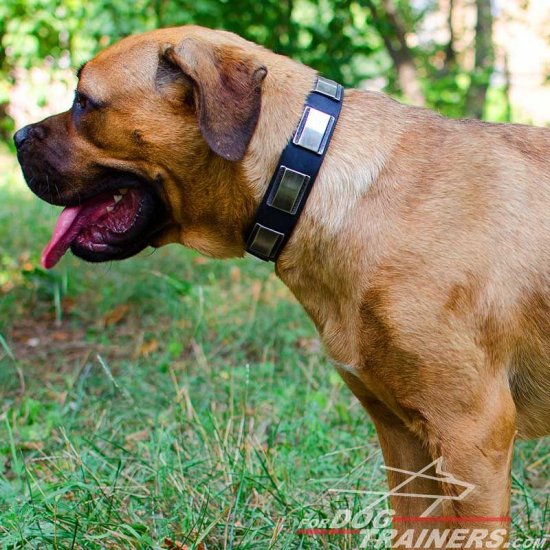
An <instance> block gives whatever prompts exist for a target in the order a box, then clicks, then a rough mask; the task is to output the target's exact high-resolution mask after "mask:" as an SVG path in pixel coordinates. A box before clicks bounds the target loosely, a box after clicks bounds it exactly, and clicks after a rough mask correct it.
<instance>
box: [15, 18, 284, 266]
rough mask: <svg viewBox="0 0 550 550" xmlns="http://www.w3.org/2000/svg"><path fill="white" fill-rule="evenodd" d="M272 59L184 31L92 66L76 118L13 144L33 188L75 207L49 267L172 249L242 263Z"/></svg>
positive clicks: (60, 118) (118, 50)
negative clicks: (255, 139)
mask: <svg viewBox="0 0 550 550" xmlns="http://www.w3.org/2000/svg"><path fill="white" fill-rule="evenodd" d="M270 56H272V57H276V58H278V59H279V56H275V54H272V53H271V52H267V51H266V50H263V48H261V47H259V46H256V45H253V44H251V43H249V42H247V41H245V40H243V39H241V38H239V37H237V36H235V35H232V34H230V33H226V32H220V31H211V30H208V29H203V28H200V27H181V28H177V29H163V30H158V31H153V32H151V33H147V34H145V35H137V36H132V37H129V38H127V39H125V40H122V41H121V42H119V43H117V44H115V45H114V46H112V47H110V48H109V49H107V50H105V51H104V52H102V53H101V54H99V55H98V56H97V57H96V58H94V59H93V60H91V61H89V62H88V63H86V64H85V65H84V66H83V67H82V68H81V70H80V71H79V82H78V87H77V90H76V94H75V101H74V104H73V106H72V107H71V109H70V110H68V111H66V112H64V113H61V114H58V115H56V116H52V117H50V118H47V119H45V120H43V121H41V122H39V123H36V124H33V125H30V126H27V127H25V128H24V129H22V130H20V131H19V132H18V133H17V134H16V136H15V141H16V145H17V148H18V159H19V162H20V164H21V167H22V170H23V173H24V176H25V178H26V180H27V183H28V185H29V187H30V188H31V189H32V191H33V192H34V193H36V194H37V195H38V196H39V197H40V198H42V199H44V200H46V201H48V202H50V203H52V204H56V205H60V206H65V207H69V209H68V212H66V213H65V214H64V215H63V216H64V218H63V219H62V218H60V221H59V222H58V227H56V230H55V232H54V238H53V239H52V242H51V243H50V245H49V246H50V248H52V249H54V252H50V257H48V258H46V260H44V256H43V263H44V264H45V265H46V267H50V266H51V265H53V264H54V263H55V262H56V261H57V260H58V259H59V257H61V255H62V254H63V252H64V250H66V249H67V248H68V246H70V247H71V249H72V251H73V252H74V253H75V254H77V255H78V256H80V257H82V258H84V259H86V260H89V261H104V260H111V259H121V258H125V257H128V256H131V255H133V254H135V253H137V252H139V251H140V250H141V249H143V248H144V247H146V246H147V245H153V246H160V245H162V244H166V243H169V242H180V243H182V244H185V245H188V246H191V247H193V248H197V249H199V250H200V251H201V252H203V253H205V254H208V255H212V256H217V257H227V256H233V255H242V253H243V246H244V245H243V235H244V233H245V231H246V228H247V225H248V224H249V223H250V220H251V219H252V216H253V214H254V211H255V207H256V202H257V196H256V195H257V193H256V194H255V193H253V192H252V191H251V182H250V178H249V177H247V176H245V173H244V172H245V171H244V170H243V162H242V161H243V158H244V157H245V153H246V151H247V148H248V146H249V144H250V141H251V139H252V136H253V134H254V131H255V128H256V126H257V123H258V119H259V116H260V108H261V95H262V86H263V85H264V79H265V77H266V75H267V72H268V71H267V68H266V64H268V63H269V58H270ZM277 147H278V145H277ZM277 147H274V148H273V152H272V154H271V156H274V155H276V154H277V150H276V149H277ZM128 189H132V190H133V192H132V193H128V192H127V190H128ZM111 195H112V199H111ZM98 197H100V198H99V199H98ZM120 197H123V198H122V200H120ZM127 197H133V202H132V203H130V201H129V199H127ZM136 197H137V200H136ZM99 204H100V206H101V210H100V206H98V205H99ZM74 219H76V220H77V222H78V223H77V222H74V221H73V220H74ZM71 223H72V224H73V225H71ZM77 226H78V227H77ZM82 228H85V229H86V231H83V229H82ZM75 235H78V238H77V237H76V236H75ZM46 256H47V254H46Z"/></svg>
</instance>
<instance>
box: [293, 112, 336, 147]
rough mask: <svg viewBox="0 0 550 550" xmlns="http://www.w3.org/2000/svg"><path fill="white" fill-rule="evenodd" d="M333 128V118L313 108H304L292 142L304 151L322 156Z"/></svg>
mask: <svg viewBox="0 0 550 550" xmlns="http://www.w3.org/2000/svg"><path fill="white" fill-rule="evenodd" d="M333 126H334V117H333V116H331V115H329V114H327V113H323V111H319V110H317V109H314V108H313V107H306V108H305V109H304V114H303V115H302V119H301V120H300V124H299V125H298V129H297V130H296V134H295V135H294V138H293V139H292V142H293V143H294V144H295V145H299V146H300V147H303V148H304V149H308V150H309V151H313V152H314V153H317V154H318V155H322V154H323V153H324V151H325V147H326V145H327V140H328V136H329V135H330V130H331V128H332V127H333Z"/></svg>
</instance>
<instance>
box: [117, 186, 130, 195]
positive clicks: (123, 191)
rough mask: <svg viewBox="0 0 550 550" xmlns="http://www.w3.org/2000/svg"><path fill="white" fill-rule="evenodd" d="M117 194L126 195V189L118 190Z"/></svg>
mask: <svg viewBox="0 0 550 550" xmlns="http://www.w3.org/2000/svg"><path fill="white" fill-rule="evenodd" d="M118 192H119V193H120V194H121V195H126V193H128V189H127V188H126V187H125V188H124V189H119V190H118Z"/></svg>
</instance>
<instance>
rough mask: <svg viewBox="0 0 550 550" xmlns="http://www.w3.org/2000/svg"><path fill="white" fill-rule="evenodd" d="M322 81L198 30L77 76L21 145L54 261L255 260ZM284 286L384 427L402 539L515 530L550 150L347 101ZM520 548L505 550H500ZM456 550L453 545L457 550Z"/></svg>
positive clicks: (539, 411)
mask: <svg viewBox="0 0 550 550" xmlns="http://www.w3.org/2000/svg"><path fill="white" fill-rule="evenodd" d="M316 82H318V81H317V74H316V72H315V71H314V70H313V69H311V68H309V67H306V66H303V65H301V64H299V63H297V62H295V61H293V60H291V59H288V58H286V57H283V56H280V55H277V54H275V53H272V52H270V51H268V50H266V49H264V48H262V47H260V46H258V45H256V44H253V43H250V42H248V41H246V40H244V39H242V38H240V37H238V36H236V35H234V34H231V33H228V32H223V31H214V30H209V29H205V28H201V27H196V26H186V27H181V28H173V29H161V30H156V31H152V32H149V33H146V34H142V35H137V36H131V37H128V38H125V39H123V40H122V41H120V42H118V43H116V44H115V45H113V46H111V47H110V48H108V49H107V50H105V51H103V52H102V53H100V54H99V55H98V56H97V57H96V58H94V59H93V60H91V61H89V62H88V63H86V64H85V65H84V66H83V67H82V68H81V70H80V71H79V84H78V89H77V92H76V96H75V101H74V104H73V106H72V108H71V109H70V110H69V111H67V112H65V113H61V114H59V115H56V116H53V117H50V118H47V119H45V120H43V121H41V122H38V123H36V124H32V125H29V126H26V127H25V128H23V129H21V130H19V131H18V132H17V133H16V135H15V138H14V139H15V142H16V146H17V149H18V158H19V161H20V164H21V166H22V169H23V172H24V175H25V177H26V180H27V182H28V185H29V186H30V188H31V189H32V190H33V191H34V193H36V195H38V196H39V197H40V198H42V199H44V200H46V201H48V202H50V203H52V204H56V205H60V206H64V207H65V209H64V210H63V213H62V214H61V216H60V218H59V221H58V223H57V226H56V228H55V230H54V234H53V237H52V240H51V241H50V243H49V244H48V246H47V247H46V249H45V251H44V254H43V257H42V262H43V265H44V266H45V267H52V266H53V265H54V264H55V263H56V262H57V261H58V260H59V259H60V258H61V256H62V255H63V254H64V253H65V252H66V251H67V249H68V248H69V247H70V248H71V249H72V251H73V253H74V254H76V255H77V256H80V257H82V258H83V259H85V260H88V261H106V260H112V259H121V258H125V257H128V256H131V255H133V254H136V253H137V252H139V251H140V250H142V249H143V248H144V247H146V246H149V245H152V246H156V247H158V246H162V245H164V244H166V243H172V242H178V243H181V244H183V245H185V246H188V247H191V248H194V249H196V250H199V251H200V252H202V253H204V254H206V255H208V256H212V257H216V258H226V257H231V256H242V255H243V254H244V252H245V249H246V246H247V241H246V238H245V235H246V234H247V231H248V230H249V227H250V225H251V224H252V223H253V220H254V217H255V215H256V211H257V209H258V207H259V204H260V202H261V201H262V197H263V196H264V194H265V193H266V189H267V187H268V183H269V182H270V179H271V177H272V175H273V173H274V170H276V168H277V166H278V161H279V157H280V155H281V152H282V151H283V150H284V149H285V147H286V146H287V144H288V143H289V141H290V140H292V139H293V136H294V135H295V132H296V131H297V128H298V127H299V122H300V120H301V117H302V116H303V109H304V102H305V100H306V98H307V97H308V94H309V93H310V92H311V90H312V89H313V88H314V86H315V85H316V84H315V83H316ZM275 268H276V272H277V274H278V276H279V277H280V278H281V279H282V280H283V281H284V283H285V284H286V285H287V286H288V287H289V288H290V289H291V291H292V292H293V294H294V295H295V296H296V298H297V299H298V300H299V302H300V303H301V304H302V306H303V307H304V308H305V310H306V312H307V313H308V315H309V316H310V317H311V319H313V321H314V323H315V325H316V327H317V329H318V331H319V333H320V335H321V338H322V340H323V343H324V345H325V347H326V349H327V352H328V354H329V355H330V356H331V358H332V359H333V360H334V362H335V364H336V368H337V369H338V371H339V373H340V374H341V376H342V378H343V379H344V380H345V382H346V384H347V385H348V386H349V388H350V389H351V391H352V392H353V393H354V394H355V396H356V397H357V398H358V399H359V401H360V402H361V404H362V405H363V406H364V408H365V409H366V410H367V411H368V413H369V414H370V416H371V418H372V420H373V422H374V424H375V426H376V429H377V432H378V436H379V440H380V445H381V447H382V451H383V455H384V460H385V463H386V464H387V465H388V466H390V467H392V468H393V470H389V473H388V481H389V485H390V488H391V487H397V486H399V485H400V484H401V483H402V482H403V480H405V479H406V474H405V473H401V472H399V470H403V471H419V470H421V469H422V468H424V467H426V465H428V464H430V463H433V462H434V460H437V459H441V461H440V464H441V465H442V468H443V470H444V471H445V472H448V473H450V474H452V475H453V476H454V477H455V478H456V479H459V480H463V481H464V482H467V483H469V484H471V485H472V486H473V487H474V488H473V490H472V491H471V492H469V494H468V495H467V497H466V498H463V499H460V498H453V496H456V497H458V496H459V495H458V494H457V495H453V491H457V489H456V487H454V486H452V485H449V484H442V483H440V481H439V480H438V478H437V475H433V476H425V477H418V478H415V479H413V480H411V482H410V483H409V484H408V485H407V488H406V489H407V493H414V494H416V495H418V496H417V497H416V498H410V497H406V496H403V495H400V494H394V495H393V496H392V497H391V505H392V508H393V509H394V510H395V512H396V514H397V515H398V516H400V520H401V521H399V523H397V522H396V527H397V528H398V530H399V532H403V531H404V530H406V529H416V530H417V531H418V530H419V529H421V528H424V527H425V526H426V523H424V522H420V521H419V520H418V516H421V515H422V514H423V512H424V511H425V510H426V509H427V508H429V506H430V504H431V503H433V498H432V496H433V495H441V496H443V497H450V498H446V499H444V500H443V502H442V504H441V507H440V509H439V510H434V511H433V514H434V515H436V518H435V519H434V523H432V524H430V525H431V526H433V525H434V524H437V525H438V526H440V527H442V528H443V527H444V528H451V529H456V528H458V527H461V528H471V527H472V526H475V527H476V528H484V527H485V528H487V529H490V530H495V529H501V530H502V531H505V530H506V529H507V528H508V523H507V516H508V514H509V502H510V468H511V460H512V454H513V444H514V439H515V437H516V436H519V437H523V438H533V437H540V436H544V435H546V434H548V433H550V130H547V129H541V128H533V127H528V126H520V125H512V124H488V123H482V122H477V121H467V120H448V119H446V118H443V117H441V116H439V115H438V114H436V113H433V112H431V111H429V110H425V109H420V108H416V107H411V106H406V105H402V104H400V103H398V102H396V101H394V100H392V99H390V98H388V97H386V96H385V95H383V94H379V93H374V92H368V91H361V90H346V91H345V94H344V96H343V98H342V107H341V112H340V115H339V119H338V121H337V123H336V124H335V126H334V128H333V135H332V141H331V143H330V146H328V147H327V150H326V154H325V155H324V158H323V161H322V166H321V169H320V172H319V174H318V177H317V180H316V181H315V184H314V185H313V186H312V188H311V193H309V196H308V199H307V203H305V205H304V207H303V210H302V212H301V214H300V218H299V220H298V222H297V224H296V226H295V229H294V231H293V233H292V235H291V237H290V238H289V240H288V242H286V243H285V246H284V247H283V248H282V250H281V251H280V254H279V255H278V257H277V260H276V263H275ZM505 544H506V543H505V537H504V538H502V539H501V540H500V541H497V542H496V543H494V542H493V546H492V547H499V548H500V547H504V545H505ZM453 547H455V548H456V547H457V546H453Z"/></svg>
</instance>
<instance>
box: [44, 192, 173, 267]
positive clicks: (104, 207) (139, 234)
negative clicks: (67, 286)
mask: <svg viewBox="0 0 550 550" xmlns="http://www.w3.org/2000/svg"><path fill="white" fill-rule="evenodd" d="M163 219H164V216H162V205H161V201H160V199H158V198H157V197H156V195H155V194H154V193H152V192H151V191H149V190H148V189H145V187H143V186H139V187H128V188H117V189H115V190H114V191H105V192H103V193H100V194H98V195H96V196H94V197H92V198H90V199H88V200H86V201H84V202H83V203H82V204H79V205H77V206H68V207H66V208H65V209H64V210H63V212H61V215H60V216H59V219H58V220H57V224H56V226H55V229H54V231H53V235H52V238H51V240H50V242H49V243H48V244H47V245H46V248H44V251H43V252H42V257H41V264H42V266H43V267H44V268H46V269H50V268H52V267H54V266H55V265H56V264H57V262H59V260H60V259H61V258H62V257H63V255H64V254H65V253H66V252H67V250H68V249H69V248H70V249H71V251H72V252H73V254H75V255H76V256H78V257H80V258H82V259H84V260H87V261H90V262H104V261H108V260H121V259H123V258H128V257H129V256H133V255H134V254H137V253H138V252H140V251H141V250H143V249H144V248H145V247H146V246H147V245H148V244H149V242H150V240H151V237H152V235H153V234H155V233H156V232H157V231H158V230H159V229H161V226H162V221H163Z"/></svg>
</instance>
